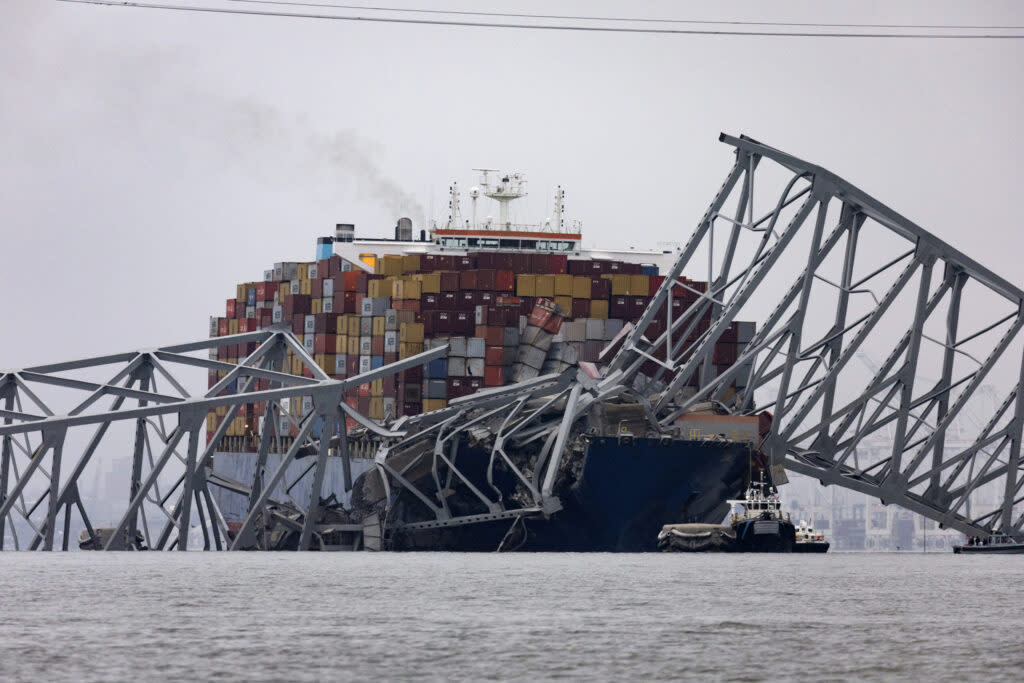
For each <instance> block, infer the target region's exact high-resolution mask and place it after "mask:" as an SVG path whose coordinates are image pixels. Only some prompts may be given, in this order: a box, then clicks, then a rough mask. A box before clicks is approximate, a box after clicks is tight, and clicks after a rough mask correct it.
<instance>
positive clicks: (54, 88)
mask: <svg viewBox="0 0 1024 683" xmlns="http://www.w3.org/2000/svg"><path fill="white" fill-rule="evenodd" d="M390 5H392V6H409V7H414V6H423V5H420V4H419V3H408V2H401V1H400V0H394V1H393V2H391V3H390ZM444 7H446V8H473V9H479V7H480V6H479V5H478V4H477V3H471V2H461V3H460V2H455V1H454V0H453V1H452V2H446V3H445V4H444ZM492 9H502V10H505V9H507V10H511V11H533V12H552V13H574V12H575V13H580V12H582V13H587V14H620V15H621V14H628V15H632V16H650V17H673V18H688V19H744V20H775V21H827V22H837V21H844V22H870V23H901V22H919V23H970V24H1009V25H1022V24H1024V6H1022V5H1021V4H1020V3H1013V2H980V3H961V2H928V3H923V2H920V3H917V2H891V1H888V2H877V3H867V2H847V3H829V4H827V5H826V4H823V3H819V2H788V3H783V2H778V3H771V4H770V5H769V4H766V3H760V2H735V3H729V4H728V5H720V4H718V3H707V4H697V3H686V4H685V5H684V4H682V3H675V2H649V3H644V4H643V5H638V4H637V3H621V2H602V3H598V2H586V3H584V2H577V3H572V2H559V3H555V2H531V3H527V2H519V3H515V2H506V3H500V4H499V5H495V6H494V7H492ZM1022 58H1024V41H938V40H907V41H899V40H829V39H820V38H810V39H808V38H750V37H714V36H653V35H616V34H601V33H563V32H554V31H514V30H502V29H466V28H445V27H430V26H403V25H381V24H359V23H350V22H337V21H316V20H304V19H282V18H264V17H239V16H217V15H201V14H187V13H177V12H164V11H154V10H140V9H128V8H114V7H96V6H84V5H70V4H63V3H55V2H47V1H44V0H5V2H4V3H3V5H2V8H0V60H2V63H3V65H4V66H3V68H2V69H0V230H2V234H3V243H2V244H3V255H4V257H5V258H4V260H3V268H2V270H0V291H2V292H3V301H4V302H5V305H4V307H3V315H4V330H5V332H6V334H4V335H2V336H0V367H15V366H22V365H26V364H31V363H36V362H41V361H48V360H59V359H65V358H70V357H79V356H86V355H95V354H100V353H106V352H112V351H117V350H124V349H129V348H134V347H138V346H147V345H156V344H162V343H169V342H176V341H185V340H189V339H194V338H199V337H202V336H205V334H206V330H207V316H208V315H210V314H217V313H219V312H221V311H222V310H223V304H224V299H226V298H228V297H231V296H233V292H234V285H235V283H237V282H239V281H245V280H253V279H259V278H260V277H261V274H262V272H263V269H264V268H266V267H268V266H269V265H270V264H271V263H273V262H274V261H279V260H285V259H289V258H291V259H299V258H302V259H309V258H312V256H313V252H314V242H315V238H316V237H317V236H319V235H325V234H331V233H332V232H333V226H334V224H335V223H336V222H342V221H344V222H354V223H356V225H357V230H358V231H359V232H360V234H363V235H368V234H387V233H388V232H389V231H390V230H391V229H392V227H393V225H394V223H395V219H396V218H397V216H398V215H400V214H408V215H411V216H413V217H414V218H415V219H417V220H420V219H421V217H423V216H426V215H433V216H435V217H437V218H443V216H444V214H445V211H446V206H447V198H446V195H445V192H446V190H447V186H448V184H449V182H450V181H451V180H459V181H461V182H462V183H463V184H464V185H465V186H467V187H468V186H469V185H470V184H471V183H472V182H474V180H475V178H474V175H473V173H472V172H471V169H472V168H473V167H479V166H490V167H495V168H505V169H518V170H521V171H523V172H525V173H526V174H527V177H528V179H529V180H530V189H531V195H530V197H529V198H528V199H526V200H523V201H524V202H525V204H523V207H524V208H523V209H522V210H521V213H520V217H521V218H522V219H523V220H539V219H540V218H541V217H542V216H543V215H545V214H546V213H547V212H549V211H550V202H551V189H552V188H553V187H554V186H555V185H556V184H559V183H560V184H562V185H563V186H564V187H565V188H566V190H567V193H568V197H567V215H568V217H570V218H578V219H581V220H582V221H583V223H584V234H585V239H586V241H587V242H588V243H589V244H591V245H600V246H606V245H607V246H636V247H637V248H643V247H653V246H654V245H655V244H656V243H657V242H659V241H665V240H679V241H681V240H684V239H685V238H686V236H687V235H688V234H689V232H690V231H691V230H692V228H693V226H694V225H695V224H696V222H697V221H698V220H699V218H700V216H701V214H702V213H703V210H704V208H705V207H706V205H707V203H708V202H709V201H710V199H711V197H712V196H713V194H714V192H715V191H716V190H717V189H718V186H719V184H720V183H721V180H722V177H723V176H724V174H725V173H726V171H727V169H728V167H729V165H730V163H731V156H730V152H729V148H727V147H726V146H724V145H722V144H721V143H719V142H718V141H717V136H718V133H719V132H720V131H727V132H731V133H734V134H739V133H746V134H748V135H751V136H753V137H756V138H758V139H760V140H761V141H763V142H765V143H767V144H770V145H772V146H775V147H780V148H782V149H784V150H787V151H789V152H791V153H793V154H796V155H798V156H801V157H803V158H806V159H808V160H811V161H814V162H816V163H819V164H822V165H824V166H826V167H829V168H830V169H831V170H833V171H835V172H837V173H839V174H840V175H842V176H844V177H846V178H847V179H849V180H850V181H852V182H854V183H855V184H857V185H859V186H860V187H862V188H863V189H865V190H866V191H868V192H871V193H873V194H874V195H875V196H877V197H879V198H880V199H881V200H883V201H885V202H887V203H888V204H889V205H891V206H893V207H894V208H896V209H897V210H898V211H900V212H901V213H903V214H904V215H906V216H908V217H910V218H911V219H913V220H915V221H917V222H918V223H919V224H920V225H922V226H924V227H926V228H927V229H929V230H931V231H932V232H934V233H936V234H937V235H939V236H941V237H942V238H944V239H945V240H947V241H948V242H950V243H952V244H953V245H955V246H957V247H959V248H961V249H962V250H963V251H965V252H967V253H968V254H969V255H971V256H973V257H974V258H976V259H977V260H978V261H980V262H981V263H984V264H986V265H988V266H989V267H991V268H992V269H993V270H995V271H996V272H999V273H1000V274H1002V275H1004V276H1005V277H1007V278H1008V279H1009V280H1010V281H1011V282H1013V283H1015V284H1018V285H1019V284H1021V283H1022V281H1024V278H1022V277H1021V276H1020V272H1021V268H1020V263H1021V261H1022V259H1024V240H1022V239H1021V238H1020V230H1021V226H1022V225H1024V220H1022V219H1024V209H1022V208H1021V204H1020V202H1019V201H1018V195H1019V185H1020V181H1021V172H1020V168H1021V166H1020V159H1021V157H1022V155H1024V140H1022V139H1021V135H1020V132H1019V131H1020V121H1021V120H1024V106H1022V105H1024V99H1022V98H1024V95H1022V91H1021V90H1022V89H1021V87H1020V74H1021V67H1022V66H1024V60H1022Z"/></svg>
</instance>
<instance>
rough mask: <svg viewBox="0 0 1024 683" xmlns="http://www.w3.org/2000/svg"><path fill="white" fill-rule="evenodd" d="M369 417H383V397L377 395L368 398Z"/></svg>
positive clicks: (373, 418)
mask: <svg viewBox="0 0 1024 683" xmlns="http://www.w3.org/2000/svg"><path fill="white" fill-rule="evenodd" d="M370 419H372V420H383V419H384V399H382V398H380V397H379V396H373V397H371V398H370Z"/></svg>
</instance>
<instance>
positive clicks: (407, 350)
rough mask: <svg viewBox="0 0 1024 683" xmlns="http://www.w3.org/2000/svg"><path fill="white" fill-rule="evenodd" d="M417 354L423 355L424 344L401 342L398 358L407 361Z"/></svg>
mask: <svg viewBox="0 0 1024 683" xmlns="http://www.w3.org/2000/svg"><path fill="white" fill-rule="evenodd" d="M417 353H423V344H422V342H399V344H398V358H399V360H405V359H406V358H411V357H413V356H415V355H416V354H417Z"/></svg>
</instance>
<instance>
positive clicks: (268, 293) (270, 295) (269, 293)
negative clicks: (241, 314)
mask: <svg viewBox="0 0 1024 683" xmlns="http://www.w3.org/2000/svg"><path fill="white" fill-rule="evenodd" d="M277 287H278V283H277V282H257V283H256V301H273V300H274V293H275V292H276V291H277Z"/></svg>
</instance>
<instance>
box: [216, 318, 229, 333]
mask: <svg viewBox="0 0 1024 683" xmlns="http://www.w3.org/2000/svg"><path fill="white" fill-rule="evenodd" d="M229 334H231V323H229V322H228V319H227V318H218V319H217V336H218V337H226V336H228V335H229Z"/></svg>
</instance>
